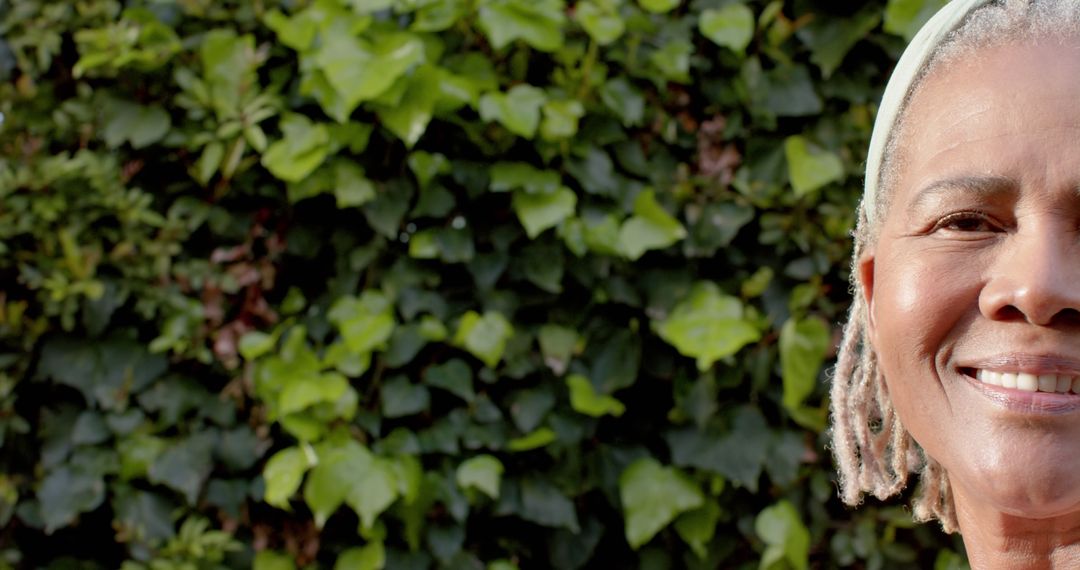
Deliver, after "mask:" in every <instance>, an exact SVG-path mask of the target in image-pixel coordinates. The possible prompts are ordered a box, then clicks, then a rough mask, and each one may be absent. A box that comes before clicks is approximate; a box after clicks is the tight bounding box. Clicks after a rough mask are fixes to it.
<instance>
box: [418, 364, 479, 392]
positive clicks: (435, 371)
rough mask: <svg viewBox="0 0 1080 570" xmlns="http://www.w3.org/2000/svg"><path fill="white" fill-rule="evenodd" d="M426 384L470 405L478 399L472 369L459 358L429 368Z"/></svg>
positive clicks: (425, 375)
mask: <svg viewBox="0 0 1080 570" xmlns="http://www.w3.org/2000/svg"><path fill="white" fill-rule="evenodd" d="M424 382H426V383H427V384H428V385H429V386H434V387H436V388H442V389H443V390H446V391H448V392H450V393H451V394H454V395H456V396H458V397H459V398H461V399H462V400H465V401H466V402H469V403H472V402H473V400H475V399H476V392H474V391H473V379H472V369H471V368H469V365H468V364H466V363H465V361H463V360H461V359H458V358H454V359H451V360H448V361H447V362H445V363H443V364H437V365H435V366H432V367H431V368H428V369H427V372H425V373H424Z"/></svg>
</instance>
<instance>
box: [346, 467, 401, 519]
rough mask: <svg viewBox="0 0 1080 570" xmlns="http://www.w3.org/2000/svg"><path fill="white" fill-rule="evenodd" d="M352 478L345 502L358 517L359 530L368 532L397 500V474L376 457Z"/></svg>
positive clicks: (392, 468)
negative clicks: (376, 520)
mask: <svg viewBox="0 0 1080 570" xmlns="http://www.w3.org/2000/svg"><path fill="white" fill-rule="evenodd" d="M353 477H354V480H353V484H352V489H350V490H349V494H348V495H347V496H346V497H345V502H346V503H347V504H348V505H349V506H350V507H352V509H353V510H354V511H356V514H358V515H360V525H361V528H363V529H364V530H365V531H368V530H371V529H372V528H373V527H374V525H375V519H376V518H378V516H379V515H380V514H382V512H383V511H385V510H386V509H388V508H390V505H392V504H394V501H395V500H397V497H398V481H397V473H396V472H395V470H394V466H393V464H392V463H391V462H389V461H387V460H386V459H383V458H381V457H376V458H374V460H373V461H372V462H371V464H370V465H369V466H368V468H367V469H365V470H362V471H359V472H357V473H355V474H354V475H353Z"/></svg>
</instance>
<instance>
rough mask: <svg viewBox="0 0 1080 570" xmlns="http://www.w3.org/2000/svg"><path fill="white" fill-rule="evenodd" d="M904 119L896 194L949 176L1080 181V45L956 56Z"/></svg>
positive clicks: (1009, 47)
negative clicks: (1063, 175) (1055, 175)
mask: <svg viewBox="0 0 1080 570" xmlns="http://www.w3.org/2000/svg"><path fill="white" fill-rule="evenodd" d="M905 114H906V117H905V119H904V127H903V136H902V137H901V140H900V143H899V146H898V148H897V152H898V153H899V154H900V155H901V157H902V160H900V161H898V166H899V171H898V172H897V175H898V176H897V179H896V181H895V182H896V186H895V191H896V192H897V193H899V194H910V191H911V189H912V187H919V186H925V185H926V184H930V183H932V182H933V181H934V179H936V178H941V177H946V176H953V177H956V176H973V175H977V176H1003V177H1013V178H1028V177H1030V176H1033V175H1040V174H1041V175H1047V174H1052V172H1050V171H1052V170H1053V169H1054V168H1076V169H1077V172H1074V174H1075V175H1080V145H1078V144H1076V143H1077V142H1078V141H1080V41H1077V40H1069V41H1045V42H1039V43H1037V44H1033V43H1020V44H1006V45H1003V46H998V47H994V48H989V49H984V50H980V51H977V52H975V53H974V54H966V55H964V56H960V57H957V58H953V59H952V60H950V61H948V62H944V63H942V64H941V65H938V66H937V67H936V68H935V69H934V70H933V71H931V73H930V74H929V75H928V76H927V77H926V78H925V79H924V80H923V82H922V84H921V86H920V87H919V89H918V91H917V92H916V93H915V94H914V96H913V97H912V99H911V101H910V103H909V105H908V109H907V111H906V113H905ZM894 199H898V200H900V201H903V196H894Z"/></svg>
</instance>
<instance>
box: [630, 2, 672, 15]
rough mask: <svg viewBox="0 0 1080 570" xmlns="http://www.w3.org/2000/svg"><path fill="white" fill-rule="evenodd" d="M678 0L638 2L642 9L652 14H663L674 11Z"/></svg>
mask: <svg viewBox="0 0 1080 570" xmlns="http://www.w3.org/2000/svg"><path fill="white" fill-rule="evenodd" d="M679 1H680V0H638V4H640V5H641V7H642V8H644V9H646V10H648V11H649V12H652V13H653V14H664V13H667V12H670V11H672V10H674V9H675V8H676V7H677V6H678V5H679Z"/></svg>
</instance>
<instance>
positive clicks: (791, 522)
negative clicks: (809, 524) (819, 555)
mask: <svg viewBox="0 0 1080 570" xmlns="http://www.w3.org/2000/svg"><path fill="white" fill-rule="evenodd" d="M754 532H756V533H757V535H758V536H759V537H760V538H761V540H763V541H764V542H765V544H766V545H767V546H766V547H765V552H764V553H762V555H761V567H762V568H770V567H772V565H773V564H775V563H777V562H780V561H784V562H786V563H787V564H790V565H791V567H792V568H793V569H794V570H806V568H807V567H808V566H809V556H810V531H808V530H807V529H806V526H805V525H804V524H803V522H802V520H800V519H799V511H797V510H796V509H795V507H794V506H793V505H792V504H791V503H789V502H787V501H780V502H778V503H776V504H775V505H773V506H771V507H768V508H766V509H765V510H763V511H761V512H760V513H758V516H757V518H756V519H755V520H754Z"/></svg>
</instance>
